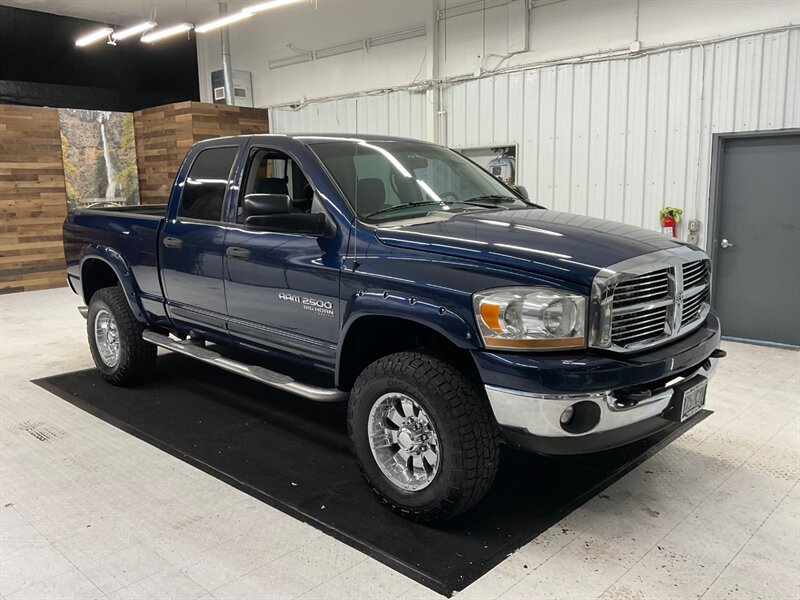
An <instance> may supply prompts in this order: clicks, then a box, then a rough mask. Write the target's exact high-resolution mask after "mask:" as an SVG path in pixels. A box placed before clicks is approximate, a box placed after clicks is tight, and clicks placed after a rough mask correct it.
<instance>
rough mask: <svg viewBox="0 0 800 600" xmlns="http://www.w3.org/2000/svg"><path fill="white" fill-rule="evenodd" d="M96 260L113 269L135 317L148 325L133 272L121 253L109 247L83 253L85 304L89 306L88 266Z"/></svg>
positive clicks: (87, 247)
mask: <svg viewBox="0 0 800 600" xmlns="http://www.w3.org/2000/svg"><path fill="white" fill-rule="evenodd" d="M95 260H99V261H101V262H103V263H105V264H106V265H108V266H109V267H111V270H112V271H114V274H115V275H116V276H117V281H119V285H120V287H121V288H122V290H123V291H124V292H125V299H126V300H127V301H128V305H129V306H130V307H131V312H133V316H134V317H136V320H137V321H139V322H140V323H143V324H145V325H146V324H147V322H148V321H147V317H146V316H145V312H144V310H143V309H142V305H141V302H140V301H139V293H138V286H137V285H136V281H135V280H134V277H133V272H132V271H131V269H130V267H129V266H128V263H127V262H126V261H125V258H124V257H123V256H122V255H121V254H120V253H119V252H117V251H116V250H114V249H113V248H109V247H108V246H100V245H91V246H86V247H85V248H84V249H83V252H82V253H81V259H80V274H81V296H82V297H83V299H84V302H86V303H87V304H88V301H87V298H86V292H85V290H86V280H85V279H84V275H85V271H86V266H87V265H88V264H89V263H90V262H91V261H95Z"/></svg>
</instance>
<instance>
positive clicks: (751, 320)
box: [713, 135, 800, 346]
mask: <svg viewBox="0 0 800 600" xmlns="http://www.w3.org/2000/svg"><path fill="white" fill-rule="evenodd" d="M721 143H722V147H721V149H722V153H721V157H720V161H721V162H720V168H721V173H720V187H719V194H718V198H719V200H718V210H717V214H718V226H717V228H716V232H717V233H716V239H715V240H713V243H714V244H715V248H714V249H713V252H714V256H715V261H716V265H715V273H714V280H715V282H714V295H713V302H714V305H715V308H716V310H717V312H718V313H719V316H720V320H721V322H722V332H723V334H724V335H725V336H728V337H734V338H741V339H744V340H753V341H762V342H772V343H779V344H789V345H793V346H800V308H799V307H800V248H799V247H798V244H800V135H778V136H769V137H749V138H731V139H727V140H722V142H721Z"/></svg>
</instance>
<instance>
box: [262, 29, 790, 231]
mask: <svg viewBox="0 0 800 600" xmlns="http://www.w3.org/2000/svg"><path fill="white" fill-rule="evenodd" d="M442 108H443V110H444V111H445V113H446V114H445V117H444V118H445V120H446V127H445V132H446V137H447V139H446V140H445V143H446V144H447V145H449V146H451V147H454V148H469V147H475V146H499V145H505V144H517V145H518V147H519V156H518V164H517V169H518V176H517V178H518V181H519V183H521V184H523V185H525V186H526V187H527V188H528V190H529V192H530V193H531V196H532V198H534V199H536V200H537V201H538V202H540V203H542V204H544V205H545V206H549V207H551V208H554V209H557V210H564V211H570V212H576V213H580V214H588V215H592V216H599V217H604V218H607V219H612V220H618V221H624V222H627V223H631V224H634V225H640V226H643V227H647V228H651V229H657V228H658V210H659V209H660V208H661V207H663V206H665V205H670V206H678V207H681V208H683V209H684V216H685V218H686V219H687V220H688V219H699V220H700V221H702V222H703V225H704V226H705V225H706V222H707V220H708V214H707V211H708V191H709V175H710V170H711V164H710V159H711V156H710V154H711V138H712V134H714V133H721V132H734V131H753V130H764V129H784V128H798V127H800V31H798V30H791V31H787V32H779V33H771V34H762V35H751V36H746V37H742V38H738V39H731V40H727V41H723V42H718V43H714V44H705V45H702V46H701V45H696V46H692V47H686V48H677V49H672V50H668V51H664V52H660V53H654V54H649V55H643V56H639V57H630V58H625V59H617V60H606V61H597V62H590V63H584V64H565V65H559V66H550V67H545V68H540V69H532V70H527V71H520V72H515V73H506V74H499V75H496V76H493V77H484V78H481V79H472V80H469V81H464V82H461V83H456V84H452V85H449V86H447V87H446V88H445V89H444V93H443V107H442ZM433 110H434V108H433V105H432V104H430V103H429V102H428V99H427V96H426V94H424V93H418V92H408V91H397V92H391V93H387V94H382V95H371V96H362V97H358V98H350V99H344V100H336V101H330V102H322V103H316V104H309V105H307V106H304V107H302V108H300V109H298V110H294V111H292V110H286V109H273V110H271V112H270V120H271V127H272V131H274V132H277V133H281V132H320V131H323V132H324V131H331V132H352V133H386V134H391V135H400V136H409V137H416V138H422V139H431V138H432V137H433V132H432V131H431V132H429V131H427V127H426V123H427V122H428V121H429V119H428V115H429V111H433ZM701 243H704V237H702V238H701Z"/></svg>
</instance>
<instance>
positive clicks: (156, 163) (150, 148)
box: [133, 102, 269, 204]
mask: <svg viewBox="0 0 800 600" xmlns="http://www.w3.org/2000/svg"><path fill="white" fill-rule="evenodd" d="M133 122H134V128H135V133H136V160H137V163H138V169H139V195H140V197H141V202H142V204H163V203H165V202H166V201H167V196H168V194H169V191H170V189H172V183H173V181H174V179H175V175H176V174H177V172H178V169H179V168H180V165H181V161H182V160H183V157H184V155H185V154H186V151H187V150H188V149H189V147H190V146H191V145H192V144H194V143H195V142H199V141H200V140H205V139H208V138H213V137H220V136H226V135H241V134H250V133H267V132H268V130H269V121H268V118H267V111H266V110H265V109H259V108H243V107H238V106H226V105H224V104H206V103H202V102H179V103H176V104H167V105H165V106H156V107H154V108H147V109H144V110H139V111H136V112H135V113H133Z"/></svg>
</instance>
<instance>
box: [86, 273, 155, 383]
mask: <svg viewBox="0 0 800 600" xmlns="http://www.w3.org/2000/svg"><path fill="white" fill-rule="evenodd" d="M86 329H87V333H88V335H89V348H90V349H91V351H92V358H94V364H95V365H96V366H97V369H98V370H99V371H100V373H101V374H102V375H103V378H104V379H105V380H106V381H108V382H110V383H113V384H114V385H120V386H129V385H135V384H137V383H142V382H144V381H146V380H148V379H149V378H150V377H151V376H152V375H153V371H154V370H155V366H156V353H157V348H156V347H155V346H154V345H152V344H148V343H147V342H145V341H144V340H143V339H142V332H143V331H144V327H143V326H142V324H141V323H139V322H138V321H137V320H136V317H134V316H133V312H132V311H131V308H130V306H129V305H128V302H127V300H126V299H125V293H124V292H123V291H122V289H120V288H119V287H109V288H103V289H100V290H98V291H97V292H96V293H95V294H94V295H93V296H92V300H91V302H89V312H88V314H87V318H86Z"/></svg>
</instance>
